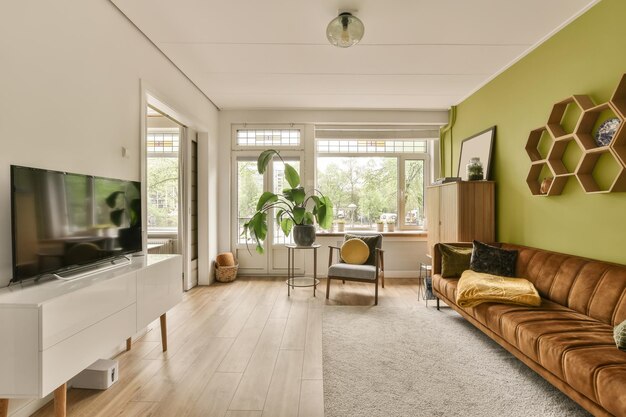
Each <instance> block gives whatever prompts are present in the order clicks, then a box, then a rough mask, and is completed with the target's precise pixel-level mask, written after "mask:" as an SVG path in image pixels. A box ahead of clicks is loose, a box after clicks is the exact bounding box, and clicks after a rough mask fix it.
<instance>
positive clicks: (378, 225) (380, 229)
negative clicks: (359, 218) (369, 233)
mask: <svg viewBox="0 0 626 417" xmlns="http://www.w3.org/2000/svg"><path fill="white" fill-rule="evenodd" d="M376 231H377V232H384V231H385V225H384V224H382V223H376Z"/></svg>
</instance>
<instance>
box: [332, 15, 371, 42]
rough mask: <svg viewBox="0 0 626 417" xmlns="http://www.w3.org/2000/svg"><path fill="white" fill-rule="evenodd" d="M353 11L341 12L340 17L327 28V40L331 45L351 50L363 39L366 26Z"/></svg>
mask: <svg viewBox="0 0 626 417" xmlns="http://www.w3.org/2000/svg"><path fill="white" fill-rule="evenodd" d="M352 12H354V10H352V11H342V10H340V11H339V16H337V17H336V18H334V19H333V20H331V21H330V23H329V24H328V26H327V27H326V38H328V42H330V43H331V45H334V46H337V47H339V48H349V47H351V46H352V45H356V44H357V43H359V42H360V41H361V39H363V34H364V33H365V26H364V25H363V22H361V20H360V19H359V18H358V17H356V16H354V15H353V14H352Z"/></svg>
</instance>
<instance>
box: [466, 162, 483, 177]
mask: <svg viewBox="0 0 626 417" xmlns="http://www.w3.org/2000/svg"><path fill="white" fill-rule="evenodd" d="M466 168H467V179H468V181H481V180H482V179H483V163H482V162H480V158H470V161H469V163H468V164H467V166H466Z"/></svg>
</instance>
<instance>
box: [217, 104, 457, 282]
mask: <svg viewBox="0 0 626 417" xmlns="http://www.w3.org/2000/svg"><path fill="white" fill-rule="evenodd" d="M447 122H448V113H447V111H390V110H380V111H376V110H222V111H221V112H220V120H219V171H220V173H223V174H222V175H225V174H226V173H228V174H230V173H231V172H232V170H231V152H232V146H231V126H232V125H233V124H241V123H248V124H280V123H294V124H304V125H305V129H304V140H305V150H306V155H307V157H308V156H309V155H311V154H312V152H313V140H314V138H313V131H314V129H313V125H314V124H316V123H317V124H319V123H333V124H352V123H353V124H432V125H433V126H439V125H443V124H446V123H447ZM305 165H306V168H305V169H306V170H307V172H306V175H305V176H306V178H307V187H309V186H311V185H312V179H313V166H312V164H310V163H307V164H305ZM233 186H234V185H233V184H232V181H227V180H226V179H225V178H222V176H221V177H220V182H219V186H218V193H219V207H218V210H219V213H220V222H219V224H218V228H219V230H218V247H219V250H220V252H221V251H233V249H234V248H232V247H231V226H230V225H231V211H230V205H231V201H232V193H233V192H235V190H234V189H233ZM318 243H320V244H322V245H324V246H326V245H327V244H333V245H334V244H336V243H337V242H336V238H330V237H329V238H326V237H324V238H319V239H318ZM385 246H386V249H387V250H388V251H387V252H386V253H385V266H386V269H387V270H388V271H389V272H386V276H398V277H404V276H415V274H416V273H417V272H418V261H420V260H426V243H425V238H422V237H400V236H398V237H393V238H388V237H386V238H385ZM407 260H409V261H408V262H407ZM304 262H305V267H306V271H307V273H310V272H312V268H311V266H312V262H309V261H307V260H305V261H304ZM327 263H328V250H327V249H324V250H320V253H319V254H318V271H319V274H320V275H321V276H324V275H325V274H326V265H327Z"/></svg>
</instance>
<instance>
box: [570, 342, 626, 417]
mask: <svg viewBox="0 0 626 417" xmlns="http://www.w3.org/2000/svg"><path fill="white" fill-rule="evenodd" d="M563 369H564V372H565V381H566V382H567V383H568V384H569V385H570V386H571V387H572V388H574V389H576V390H577V391H578V392H580V393H582V394H584V395H586V396H587V397H588V398H590V399H592V400H594V401H596V402H598V403H599V404H600V405H602V406H603V407H605V408H606V409H607V410H608V411H609V412H611V413H612V414H613V415H615V416H625V415H626V408H625V407H624V400H620V399H619V398H618V399H617V400H616V399H614V398H607V397H608V396H607V393H606V392H605V391H604V390H605V389H609V392H610V387H611V385H615V386H616V387H621V394H620V395H619V397H624V387H625V386H626V379H625V377H626V374H625V373H624V370H626V354H624V352H622V351H620V350H618V349H615V347H614V346H589V347H582V348H579V349H572V350H569V351H567V352H566V353H565V355H564V357H563ZM620 402H621V405H620Z"/></svg>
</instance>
